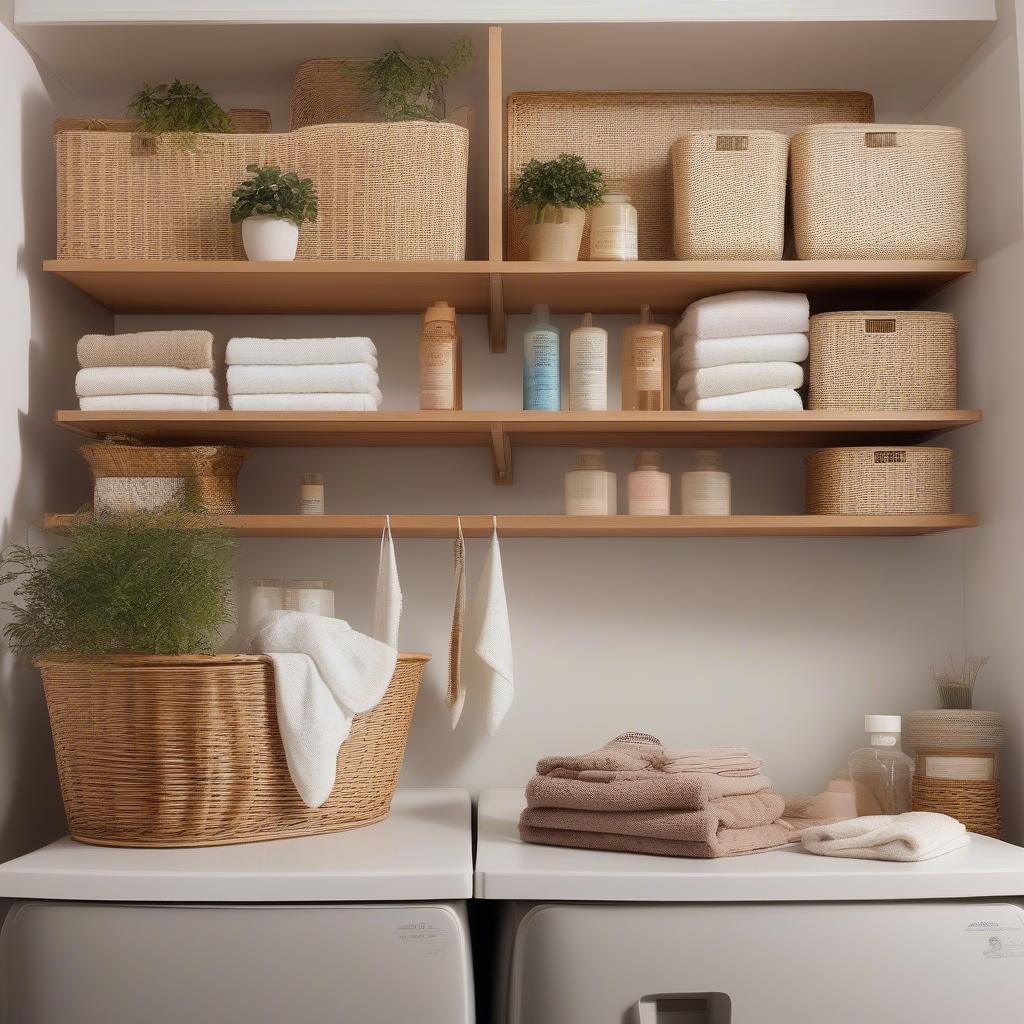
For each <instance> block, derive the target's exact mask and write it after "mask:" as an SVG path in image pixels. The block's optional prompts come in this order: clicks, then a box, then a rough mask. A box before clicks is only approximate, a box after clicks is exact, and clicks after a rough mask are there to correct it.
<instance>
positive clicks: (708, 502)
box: [682, 470, 729, 516]
mask: <svg viewBox="0 0 1024 1024" xmlns="http://www.w3.org/2000/svg"><path fill="white" fill-rule="evenodd" d="M682 499H683V515H684V516H727V515H729V474H728V473H724V472H721V471H711V472H709V471H707V470H692V471H691V472H689V473H684V474H683V486H682Z"/></svg>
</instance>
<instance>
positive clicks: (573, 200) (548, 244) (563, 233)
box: [512, 153, 605, 263]
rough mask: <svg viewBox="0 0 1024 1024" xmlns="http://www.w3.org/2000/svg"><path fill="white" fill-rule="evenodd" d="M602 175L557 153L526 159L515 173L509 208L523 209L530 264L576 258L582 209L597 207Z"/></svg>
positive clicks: (576, 159) (581, 161)
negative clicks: (526, 210)
mask: <svg viewBox="0 0 1024 1024" xmlns="http://www.w3.org/2000/svg"><path fill="white" fill-rule="evenodd" d="M604 193H605V181H604V175H603V174H602V173H601V171H599V170H597V169H596V168H594V167H587V164H586V161H584V159H583V157H581V156H576V155H575V154H573V153H562V154H561V155H560V156H558V157H556V158H555V159H554V160H544V161H541V160H531V161H530V162H529V163H527V164H526V165H525V166H524V167H523V169H522V170H521V171H520V173H519V177H518V178H517V179H516V183H515V187H514V188H513V190H512V205H513V206H519V207H528V208H529V211H530V221H529V224H528V225H527V228H526V244H527V247H528V248H529V252H530V259H531V260H544V261H549V262H553V263H572V262H574V261H576V260H578V259H579V256H580V243H581V242H582V240H583V225H584V223H585V221H586V216H587V210H589V209H590V208H591V207H594V206H597V205H599V204H600V202H601V200H602V198H603V197H604Z"/></svg>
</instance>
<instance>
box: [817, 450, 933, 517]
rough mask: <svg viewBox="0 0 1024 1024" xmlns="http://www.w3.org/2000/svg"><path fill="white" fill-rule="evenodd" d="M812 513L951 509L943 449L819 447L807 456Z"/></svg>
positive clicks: (904, 512)
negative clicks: (818, 449) (820, 448)
mask: <svg viewBox="0 0 1024 1024" xmlns="http://www.w3.org/2000/svg"><path fill="white" fill-rule="evenodd" d="M807 511H808V512H809V513H811V514H812V515H848V516H851V515H927V514H938V515H941V514H945V513H949V512H952V511H953V453H952V451H950V449H948V448H823V449H822V450H821V451H818V452H815V453H814V454H813V455H808V456H807Z"/></svg>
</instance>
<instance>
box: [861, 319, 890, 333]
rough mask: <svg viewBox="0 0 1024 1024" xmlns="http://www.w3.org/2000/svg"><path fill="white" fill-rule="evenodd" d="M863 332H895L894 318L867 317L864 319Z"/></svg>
mask: <svg viewBox="0 0 1024 1024" xmlns="http://www.w3.org/2000/svg"><path fill="white" fill-rule="evenodd" d="M864 333H865V334H895V333H896V320H895V318H889V317H868V318H867V319H865V321H864Z"/></svg>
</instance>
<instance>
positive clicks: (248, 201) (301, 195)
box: [231, 164, 319, 227]
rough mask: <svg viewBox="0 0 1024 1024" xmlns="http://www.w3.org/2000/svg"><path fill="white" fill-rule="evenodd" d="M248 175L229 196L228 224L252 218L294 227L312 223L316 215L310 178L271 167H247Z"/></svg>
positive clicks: (256, 165)
mask: <svg viewBox="0 0 1024 1024" xmlns="http://www.w3.org/2000/svg"><path fill="white" fill-rule="evenodd" d="M246 170H247V171H248V172H249V173H250V174H251V175H252V177H250V178H246V180H245V181H243V182H241V184H239V185H237V186H236V187H235V190H234V191H233V192H232V193H231V194H232V195H233V196H234V197H235V201H234V203H233V204H232V206H231V222H232V224H237V223H239V222H240V221H243V220H245V219H246V217H253V216H258V215H260V216H267V217H279V218H281V219H282V220H290V221H291V222H292V223H293V224H295V225H296V226H297V227H302V224H303V222H304V221H307V220H308V221H315V220H316V218H317V214H318V212H319V207H318V197H317V194H316V188H315V187H314V185H313V180H312V179H311V178H300V177H299V176H298V175H297V174H296V173H295V172H294V171H286V172H282V170H281V168H280V167H276V166H275V165H274V164H265V165H264V166H262V167H261V166H260V165H259V164H249V165H248V166H247V167H246Z"/></svg>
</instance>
